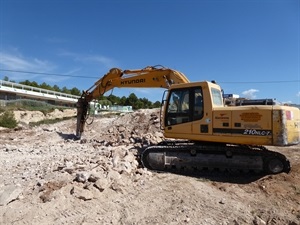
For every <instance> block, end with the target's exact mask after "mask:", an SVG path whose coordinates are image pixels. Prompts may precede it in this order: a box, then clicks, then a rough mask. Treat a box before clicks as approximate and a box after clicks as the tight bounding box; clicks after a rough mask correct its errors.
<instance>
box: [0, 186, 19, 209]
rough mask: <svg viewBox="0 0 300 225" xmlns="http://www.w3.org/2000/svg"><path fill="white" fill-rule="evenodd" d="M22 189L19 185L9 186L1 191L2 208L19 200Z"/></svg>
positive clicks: (0, 203)
mask: <svg viewBox="0 0 300 225" xmlns="http://www.w3.org/2000/svg"><path fill="white" fill-rule="evenodd" d="M21 193H22V188H21V187H20V186H19V185H8V186H5V187H3V188H1V189H0V206H3V205H7V204H9V203H10V202H12V201H14V200H16V199H18V198H19V196H20V194H21Z"/></svg>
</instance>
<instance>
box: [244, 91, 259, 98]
mask: <svg viewBox="0 0 300 225" xmlns="http://www.w3.org/2000/svg"><path fill="white" fill-rule="evenodd" d="M257 92H259V90H256V89H249V90H247V91H243V92H242V94H243V95H244V97H245V98H249V99H253V98H256V95H255V93H257Z"/></svg>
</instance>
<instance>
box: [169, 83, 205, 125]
mask: <svg viewBox="0 0 300 225" xmlns="http://www.w3.org/2000/svg"><path fill="white" fill-rule="evenodd" d="M202 117H203V97H202V90H201V88H192V89H176V90H172V91H171V92H170V95H169V100H168V103H167V110H166V120H165V126H172V125H176V124H181V123H186V122H191V121H193V120H199V119H201V118H202Z"/></svg>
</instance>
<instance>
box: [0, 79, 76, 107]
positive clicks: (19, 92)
mask: <svg viewBox="0 0 300 225" xmlns="http://www.w3.org/2000/svg"><path fill="white" fill-rule="evenodd" d="M79 97H80V96H77V95H71V94H66V93H61V92H57V91H51V90H46V89H43V88H37V87H32V86H28V85H23V84H18V83H14V82H9V81H4V80H0V100H15V99H24V98H25V99H33V100H43V101H46V102H48V103H51V104H55V105H64V104H66V105H72V104H76V102H77V100H78V98H79Z"/></svg>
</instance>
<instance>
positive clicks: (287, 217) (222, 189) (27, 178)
mask: <svg viewBox="0 0 300 225" xmlns="http://www.w3.org/2000/svg"><path fill="white" fill-rule="evenodd" d="M24 113H25V114H24ZM68 113H69V115H72V113H70V112H68ZM19 114H20V115H21V114H22V113H20V112H19ZM22 115H23V117H22V116H19V117H18V120H19V121H20V128H18V129H14V130H8V129H2V130H1V131H0V224H15V225H17V224H75V225H76V224H78V225H79V224H82V225H83V224H85V225H87V224H124V225H127V224H128V225H139V224H158V225H161V224H166V225H167V224H168V225H169V224H173V225H175V224H176V225H177V224H195V225H196V224H197V225H201V224H213V225H214V224H220V225H229V224H234V225H238V224H255V225H263V224H289V225H297V224H300V145H298V146H291V147H286V148H274V147H272V148H271V147H270V148H269V149H271V150H276V151H278V152H281V153H283V154H284V155H286V156H287V157H288V158H289V160H290V162H291V164H292V170H291V172H290V173H289V174H285V173H282V174H278V175H267V176H259V175H254V174H243V175H241V176H237V175H230V174H227V175H223V174H221V173H220V172H218V173H211V174H208V175H205V176H201V175H190V176H189V175H185V176H184V175H178V174H172V173H158V172H154V171H149V170H147V169H145V168H142V166H141V165H140V163H139V161H138V159H137V156H138V155H139V152H140V150H141V149H142V147H143V146H144V145H148V144H154V143H157V142H159V141H161V140H162V139H163V136H162V133H161V132H160V129H159V113H158V112H157V110H141V111H137V112H134V113H129V114H125V115H121V116H118V117H111V118H98V117H97V118H95V119H94V122H93V124H92V125H90V126H87V127H86V132H85V135H84V138H83V139H81V140H76V139H75V136H74V133H75V125H76V119H75V118H74V117H73V118H72V119H70V120H65V121H61V122H59V123H56V124H52V125H40V126H37V127H29V126H28V125H27V124H28V120H30V118H34V116H31V115H30V113H29V112H23V114H22Z"/></svg>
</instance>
